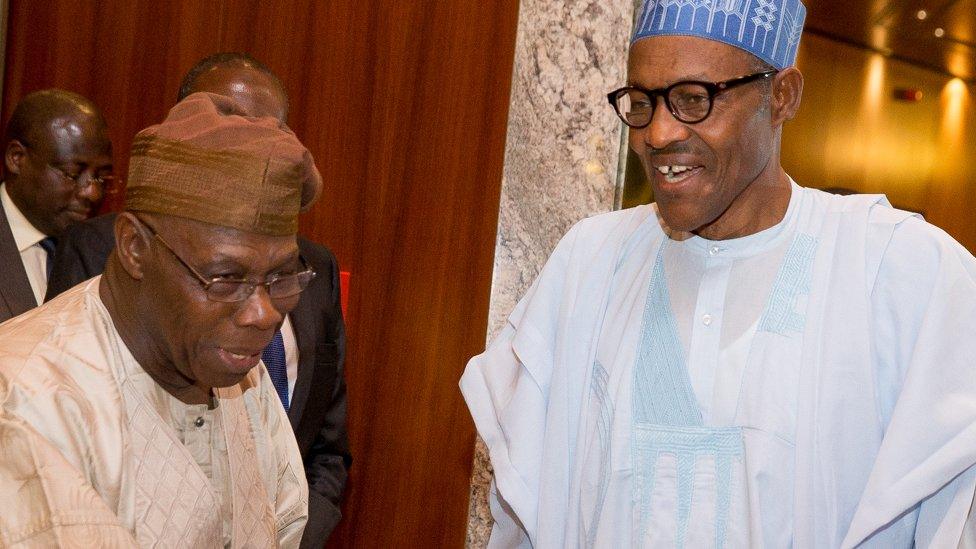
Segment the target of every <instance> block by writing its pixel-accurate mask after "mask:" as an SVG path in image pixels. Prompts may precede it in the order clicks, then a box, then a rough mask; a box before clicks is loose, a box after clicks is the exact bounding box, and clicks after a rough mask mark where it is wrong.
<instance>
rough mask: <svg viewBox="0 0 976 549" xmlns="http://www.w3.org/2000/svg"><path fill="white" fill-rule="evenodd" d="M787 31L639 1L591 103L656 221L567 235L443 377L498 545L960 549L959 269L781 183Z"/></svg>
mask: <svg viewBox="0 0 976 549" xmlns="http://www.w3.org/2000/svg"><path fill="white" fill-rule="evenodd" d="M805 13H806V10H805V8H804V6H803V5H802V3H801V2H799V0H770V1H762V2H718V1H715V2H700V3H685V2H674V1H671V0H648V1H647V2H646V3H645V5H644V8H643V10H642V11H641V12H640V15H639V17H638V18H637V20H636V22H637V24H636V31H635V33H634V37H633V41H632V42H631V45H630V51H629V60H628V75H627V82H626V83H622V84H623V86H622V87H621V88H619V89H617V90H615V91H612V92H610V93H609V94H608V99H609V101H610V103H611V105H612V106H613V108H614V109H615V110H616V112H617V114H618V115H619V117H620V119H621V120H622V121H623V122H624V123H625V124H626V125H627V126H628V127H629V133H628V139H629V145H630V148H631V150H632V151H634V153H635V154H636V155H637V156H638V157H639V158H640V160H641V163H642V164H643V168H644V170H645V171H646V172H647V177H648V179H649V180H650V181H651V185H652V187H653V190H654V198H655V200H656V203H655V204H651V205H645V206H639V207H636V208H632V209H629V210H624V211H619V212H611V213H607V214H604V215H599V216H595V217H592V218H590V219H586V220H583V221H581V222H580V223H578V224H577V225H576V226H575V227H573V228H572V229H571V230H570V232H569V233H568V234H567V235H566V236H565V237H564V238H563V239H562V241H561V242H560V243H559V245H558V246H557V247H556V249H555V251H554V252H553V253H552V255H551V256H550V258H549V261H548V262H547V264H546V266H545V268H544V269H543V270H542V272H541V273H540V275H539V277H538V279H537V280H536V281H535V283H534V284H533V285H532V287H531V288H530V289H529V291H528V292H527V294H526V295H525V296H524V297H523V298H522V300H521V301H520V302H519V304H518V305H517V306H516V308H515V310H514V311H513V312H512V314H511V315H510V317H509V319H508V324H507V325H506V326H505V328H504V329H503V330H502V332H501V333H500V335H499V336H498V337H497V338H496V339H495V340H494V341H493V342H492V343H491V344H490V345H489V347H488V349H487V350H486V351H485V353H484V354H482V355H479V356H477V357H474V358H473V359H472V360H471V362H470V363H469V364H468V367H467V369H466V370H465V373H464V376H463V378H462V380H461V388H462V391H463V393H464V396H465V399H466V401H467V403H468V407H469V408H470V410H471V413H472V416H473V417H474V420H475V423H476V425H477V428H478V431H479V433H480V434H481V436H482V438H483V439H484V441H485V443H486V444H487V446H488V449H489V452H490V456H491V461H492V465H493V466H494V472H495V479H494V480H495V482H494V487H493V488H494V489H493V493H492V496H491V505H492V515H493V516H494V518H495V521H496V522H495V526H494V529H493V530H492V534H491V535H492V537H491V543H490V544H491V545H493V546H497V547H516V546H518V547H529V546H532V547H797V548H820V547H824V548H826V547H830V548H834V547H884V548H904V549H909V548H913V547H956V546H958V545H959V544H960V541H961V540H962V539H964V533H963V532H964V525H965V523H966V518H967V515H968V514H969V512H970V506H971V505H972V502H973V493H974V486H976V465H974V464H976V375H974V370H973V364H972V362H973V358H972V357H973V356H974V355H976V338H974V337H973V329H972V327H971V326H972V325H973V324H974V323H976V259H974V258H973V256H972V255H971V254H970V253H969V252H967V251H966V250H965V249H964V248H963V247H962V246H960V245H959V244H958V243H957V242H955V241H953V240H952V239H951V238H950V237H949V236H948V235H946V234H945V233H944V232H942V231H941V230H939V229H938V228H936V227H933V226H932V225H929V224H927V223H925V222H924V221H923V220H922V219H920V218H919V217H917V216H915V215H913V214H911V213H909V212H904V211H899V210H896V209H893V208H891V207H890V205H889V204H888V203H887V201H886V200H885V199H884V197H882V196H877V195H874V196H870V195H855V196H836V195H831V194H827V193H824V192H822V191H818V190H815V189H810V188H804V187H801V186H799V185H798V184H797V183H795V182H794V181H793V180H792V179H791V178H790V177H789V175H788V174H787V173H786V172H785V170H784V169H783V167H782V165H781V162H780V142H781V139H782V129H783V126H784V124H786V123H787V121H788V120H790V119H792V118H793V116H794V114H795V113H796V111H797V109H798V108H799V104H800V97H801V94H802V88H803V77H802V75H801V73H800V71H799V70H798V69H797V68H796V67H795V66H794V63H795V60H796V51H797V47H798V46H799V41H800V37H801V32H802V28H803V20H804V16H805ZM821 183H822V182H821Z"/></svg>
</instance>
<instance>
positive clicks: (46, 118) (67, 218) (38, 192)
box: [0, 89, 112, 322]
mask: <svg viewBox="0 0 976 549" xmlns="http://www.w3.org/2000/svg"><path fill="white" fill-rule="evenodd" d="M4 141H5V148H4V168H5V171H4V178H3V182H2V183H0V322H3V321H4V320H7V319H8V318H11V317H14V316H17V315H19V314H21V313H23V312H25V311H28V310H30V309H33V308H34V307H36V306H37V305H39V304H40V303H41V302H42V301H43V298H44V294H45V293H46V291H47V288H48V277H49V275H50V272H51V268H52V261H51V255H52V254H53V252H54V247H55V241H56V239H57V238H58V237H59V236H60V235H61V234H62V233H63V232H64V230H65V228H66V227H67V226H68V225H69V224H71V223H73V222H76V221H81V220H83V219H87V218H88V217H90V216H91V215H92V214H93V213H94V212H95V211H96V210H97V209H98V206H99V204H100V202H101V200H102V192H103V190H104V188H103V187H104V185H105V183H106V182H107V181H108V180H109V179H110V178H111V174H112V144H111V142H110V141H109V138H108V133H107V128H106V125H105V119H104V118H103V117H102V114H101V112H99V110H98V107H96V106H95V104H94V103H92V102H91V101H89V100H88V99H86V98H84V97H82V96H80V95H78V94H76V93H71V92H68V91H64V90H58V89H50V90H42V91H37V92H34V93H31V94H29V95H27V96H26V97H24V98H23V99H22V100H21V101H20V103H18V104H17V107H16V108H15V109H14V112H13V114H12V115H11V117H10V121H9V122H8V123H7V130H6V134H5V137H4Z"/></svg>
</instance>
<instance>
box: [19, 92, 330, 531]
mask: <svg viewBox="0 0 976 549" xmlns="http://www.w3.org/2000/svg"><path fill="white" fill-rule="evenodd" d="M241 112H242V111H241V110H240V109H239V106H238V105H237V104H236V103H234V102H233V100H231V99H229V98H227V97H224V96H219V95H213V94H206V93H198V94H194V95H191V96H190V97H188V98H187V99H186V100H184V101H183V102H181V103H180V104H178V105H177V106H176V107H174V108H173V109H172V110H171V111H170V113H169V115H168V117H167V118H166V120H165V121H164V122H163V123H162V124H160V125H157V126H154V127H151V128H149V129H147V130H144V131H143V132H141V133H140V134H139V135H138V136H137V137H136V139H135V142H134V144H133V148H132V157H131V160H130V170H129V186H128V193H127V197H126V204H125V211H124V212H123V213H122V214H121V215H120V216H119V217H118V219H117V221H116V224H115V235H116V240H117V244H116V248H115V251H114V252H113V253H112V255H111V257H110V258H109V263H108V265H107V267H106V270H105V274H104V275H102V276H101V277H97V278H94V279H92V280H91V281H89V282H88V283H86V284H83V285H80V286H77V287H75V288H73V289H72V290H70V291H68V292H66V293H65V294H63V295H62V296H60V297H59V298H58V299H56V300H54V301H52V302H49V303H47V304H45V305H44V306H42V307H39V308H38V309H35V310H33V311H31V312H29V313H27V314H25V315H23V316H21V317H19V318H17V319H15V320H13V321H11V322H8V323H6V324H4V325H3V326H2V327H0V403H2V408H0V499H2V501H4V503H3V508H4V511H3V513H0V546H8V545H15V546H16V545H18V544H25V545H30V546H34V545H37V546H59V545H63V544H65V543H68V544H72V543H73V544H77V543H78V542H79V540H87V542H82V544H83V545H85V544H88V543H89V542H90V543H97V544H99V545H106V544H107V545H112V546H115V545H121V546H133V545H139V546H142V547H149V546H159V547H220V546H224V547H227V546H230V547H244V546H248V547H252V546H253V547H278V546H281V547H294V546H297V545H298V543H299V541H300V540H301V536H302V530H303V528H304V525H305V522H306V517H307V507H308V487H307V484H306V481H305V478H304V474H303V470H302V463H301V456H300V454H299V451H298V447H297V445H296V443H295V438H294V436H293V435H292V433H291V429H290V428H289V426H288V418H287V416H286V415H285V411H284V409H283V408H282V407H281V405H280V404H278V402H277V400H278V396H277V395H276V393H275V389H274V386H273V384H272V382H271V380H270V379H269V377H268V374H267V371H266V370H265V368H264V366H263V364H261V363H260V359H261V351H262V349H263V348H264V347H265V346H266V345H267V344H268V342H269V341H270V340H271V338H272V336H273V334H274V333H275V330H276V329H277V328H278V326H279V325H280V324H281V322H282V320H283V318H284V316H285V315H286V314H287V313H288V312H289V311H290V310H291V309H292V308H293V307H294V306H295V304H296V303H297V301H298V296H299V294H300V293H301V292H302V290H303V289H304V288H305V287H306V285H307V284H308V282H309V281H310V280H311V279H312V278H313V277H314V276H315V273H314V272H313V271H312V270H311V269H309V268H308V266H307V264H306V263H305V262H304V261H303V259H302V258H301V256H300V255H299V250H298V246H297V243H296V236H295V234H296V230H297V228H298V223H297V218H298V213H299V211H300V210H302V209H303V208H305V207H307V206H308V205H309V204H310V203H311V202H312V201H313V200H314V199H315V198H316V196H317V194H318V192H319V188H320V186H321V179H320V177H319V174H318V171H317V170H316V169H315V166H314V164H313V161H312V157H311V155H310V154H309V152H308V151H307V150H306V149H305V147H304V146H302V144H301V143H300V142H299V141H298V139H297V138H296V137H295V136H294V134H293V133H292V132H291V131H290V130H288V129H287V127H286V126H285V125H284V124H282V123H281V122H279V121H278V120H275V119H273V118H250V117H245V116H241V115H240V113H241ZM255 366H257V367H255Z"/></svg>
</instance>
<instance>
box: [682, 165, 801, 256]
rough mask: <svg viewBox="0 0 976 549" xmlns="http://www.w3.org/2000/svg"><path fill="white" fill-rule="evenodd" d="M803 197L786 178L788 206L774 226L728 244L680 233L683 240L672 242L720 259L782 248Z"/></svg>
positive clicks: (731, 240) (795, 220)
mask: <svg viewBox="0 0 976 549" xmlns="http://www.w3.org/2000/svg"><path fill="white" fill-rule="evenodd" d="M803 196H804V194H803V192H802V188H801V187H800V186H799V185H797V184H796V182H795V181H793V179H792V178H790V202H789V205H788V206H787V208H786V213H785V214H784V215H783V219H782V220H780V222H779V223H777V224H776V225H773V226H772V227H769V228H768V229H764V230H762V231H759V232H758V233H754V234H750V235H747V236H741V237H739V238H732V239H729V240H708V239H705V238H702V237H700V236H698V235H694V234H688V233H682V235H683V236H684V238H683V239H675V240H679V241H680V240H683V242H681V245H683V246H686V247H688V248H690V249H694V250H697V251H699V252H700V253H702V254H706V253H707V254H709V255H715V254H717V253H721V254H722V255H723V256H724V257H749V256H752V255H756V254H758V253H762V252H765V251H767V250H770V249H772V248H773V247H775V246H778V245H780V244H782V243H783V241H784V240H785V239H786V238H788V237H789V236H790V235H792V229H793V227H794V226H795V225H796V222H797V218H798V217H799V210H800V202H801V201H802V199H803Z"/></svg>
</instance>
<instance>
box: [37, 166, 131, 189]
mask: <svg viewBox="0 0 976 549" xmlns="http://www.w3.org/2000/svg"><path fill="white" fill-rule="evenodd" d="M48 167H49V168H51V169H52V170H54V171H56V172H58V175H60V176H61V179H63V180H64V182H65V183H70V184H72V185H74V186H75V191H77V192H81V191H83V190H85V189H87V188H88V187H89V186H90V185H92V184H93V183H95V184H98V187H99V188H100V189H105V188H106V187H108V186H109V185H112V184H114V183H115V182H116V181H117V180H118V178H116V177H115V176H114V175H90V176H88V180H87V181H84V182H83V181H82V176H83V175H85V174H86V173H88V172H78V173H77V174H74V175H72V174H70V173H68V172H67V171H66V170H64V169H62V168H59V167H57V166H55V165H53V164H48Z"/></svg>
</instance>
